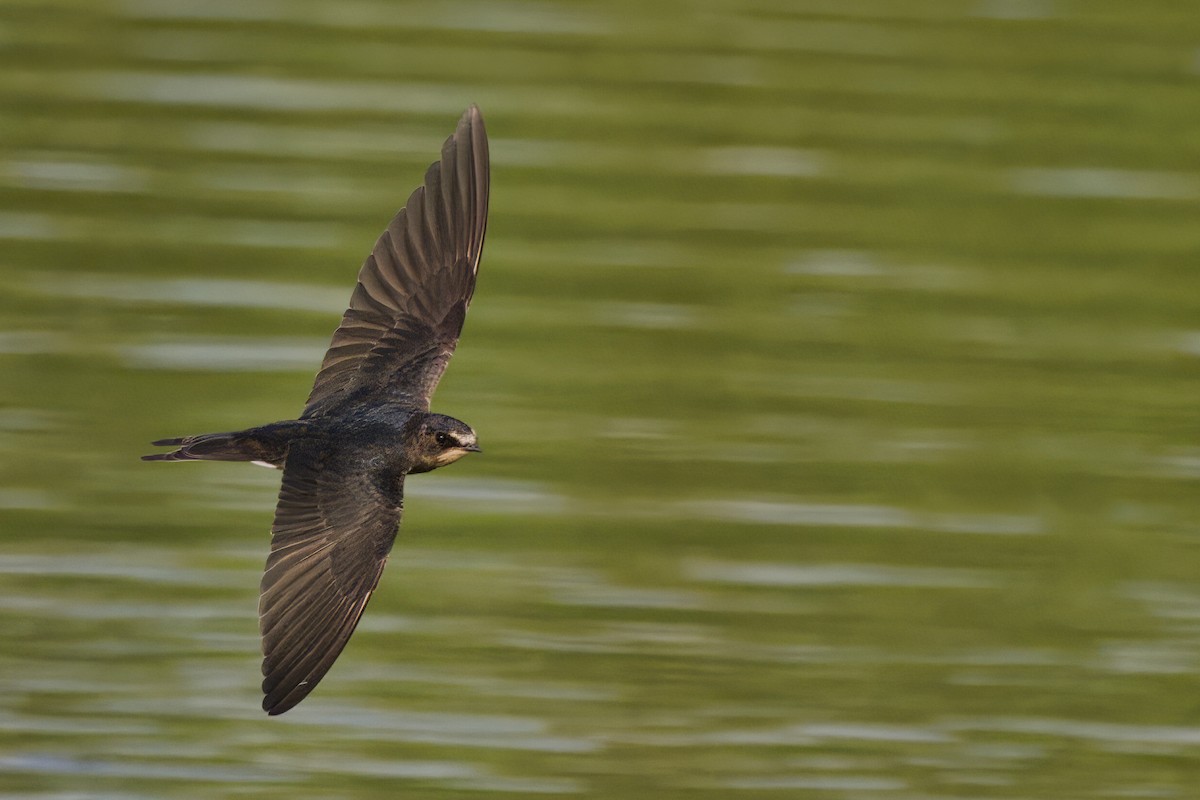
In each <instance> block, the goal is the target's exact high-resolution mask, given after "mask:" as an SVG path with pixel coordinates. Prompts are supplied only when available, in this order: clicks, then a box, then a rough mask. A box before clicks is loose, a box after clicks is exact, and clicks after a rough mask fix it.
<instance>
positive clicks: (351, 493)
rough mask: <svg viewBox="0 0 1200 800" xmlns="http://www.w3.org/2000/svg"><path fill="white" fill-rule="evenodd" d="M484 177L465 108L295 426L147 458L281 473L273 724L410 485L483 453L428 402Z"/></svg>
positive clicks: (266, 659)
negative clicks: (240, 464) (247, 464)
mask: <svg viewBox="0 0 1200 800" xmlns="http://www.w3.org/2000/svg"><path fill="white" fill-rule="evenodd" d="M488 169H489V168H488V143H487V134H486V132H485V131H484V128H483V118H482V117H481V116H480V114H479V109H478V108H476V107H475V106H471V107H470V108H469V109H467V111H466V113H465V114H463V116H462V119H461V120H459V123H458V128H457V130H455V132H454V135H453V136H451V137H450V138H449V139H447V140H446V144H445V145H444V146H443V147H442V157H441V160H440V161H438V162H437V163H435V164H433V165H432V166H430V167H429V170H428V171H427V172H426V173H425V184H424V185H423V186H421V187H418V188H417V190H416V191H415V192H413V193H412V195H411V196H410V197H409V198H408V203H407V204H406V205H405V207H404V208H402V209H400V212H399V213H398V214H396V216H395V217H394V218H393V219H392V221H391V224H389V225H388V227H387V230H386V231H384V233H383V235H382V236H381V237H379V241H378V242H376V244H375V248H374V249H373V250H372V251H371V255H370V256H368V257H367V260H366V263H364V264H363V266H362V269H361V270H360V271H359V273H358V285H357V286H356V287H355V288H354V293H353V295H351V297H350V308H348V309H347V310H346V313H345V315H344V316H343V317H342V323H341V325H340V326H338V329H337V330H336V331H335V332H334V334H333V341H332V342H331V343H330V346H329V351H328V352H327V353H326V354H325V360H324V362H322V364H321V370H320V372H318V373H317V378H316V382H315V383H314V385H313V390H312V393H311V394H310V395H309V396H308V402H307V403H306V404H305V407H304V411H303V412H302V413H301V415H300V418H299V419H296V420H287V421H284V422H275V423H271V424H269V425H263V426H260V427H257V428H248V429H246V430H243V431H236V432H231V433H209V434H201V435H199V436H186V437H182V438H178V439H162V440H160V441H157V442H155V443H154V444H155V445H160V446H170V447H175V448H176V449H175V450H174V451H173V452H170V453H159V454H156V455H149V456H143V457H142V458H143V459H145V460H146V461H194V460H210V461H254V462H258V463H260V464H262V465H264V466H272V467H275V468H278V469H282V470H283V487H282V489H281V490H280V492H279V503H278V505H277V506H276V508H275V522H274V524H273V525H272V526H271V553H270V555H269V556H268V557H267V566H266V572H265V573H264V575H263V579H262V594H261V597H260V599H259V606H258V612H259V625H260V628H261V630H262V644H263V676H264V678H263V693H264V694H265V695H266V697H265V698H264V699H263V708H264V709H265V710H266V711H267V713H269V714H282V713H283V712H285V711H287V710H288V709H290V708H292V707H293V706H295V705H296V704H297V703H299V702H300V701H301V700H303V699H304V698H305V697H307V696H308V693H309V692H311V691H312V690H313V688H314V687H315V686H316V685H317V683H318V682H319V681H320V680H321V678H322V677H324V675H325V673H326V672H328V671H329V668H330V666H332V665H333V662H334V661H335V660H336V659H337V657H338V655H339V654H340V653H341V652H342V648H343V647H345V646H346V642H347V641H348V640H349V639H350V634H352V633H353V632H354V627H355V626H356V625H357V624H358V620H359V618H360V617H361V616H362V613H363V609H364V608H365V607H366V605H367V601H368V600H369V599H370V597H371V592H373V591H374V590H375V586H376V585H377V584H378V583H379V576H380V574H381V573H382V572H383V565H384V563H385V562H386V561H387V556H388V553H389V551H390V550H391V549H392V543H393V541H394V540H395V538H396V531H397V528H398V526H399V524H400V512H401V508H402V506H403V497H404V476H405V475H407V474H408V473H411V472H428V471H429V470H432V469H436V468H438V467H441V466H445V465H446V464H450V463H452V462H454V461H457V460H458V459H459V458H461V457H462V456H464V455H466V454H467V453H470V452H477V451H478V450H479V446H478V443H477V441H476V437H475V432H474V431H473V430H471V428H470V427H469V426H468V425H466V424H465V423H463V422H460V421H458V420H456V419H453V418H452V417H447V416H444V415H442V414H431V413H429V399H430V396H431V395H432V394H433V390H434V389H435V388H436V387H437V384H438V380H439V379H440V378H441V377H442V373H443V372H444V371H445V369H446V364H447V363H448V362H449V360H450V356H451V355H452V354H453V353H454V346H455V344H457V342H458V337H459V334H460V332H461V331H462V326H463V320H464V318H465V316H466V313H467V306H468V305H469V304H470V302H471V295H472V293H473V292H474V290H475V276H476V274H477V272H478V269H479V256H480V253H481V251H482V249H483V238H484V232H485V229H486V227H487V208H488Z"/></svg>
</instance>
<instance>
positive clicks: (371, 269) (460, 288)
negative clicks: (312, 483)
mask: <svg viewBox="0 0 1200 800" xmlns="http://www.w3.org/2000/svg"><path fill="white" fill-rule="evenodd" d="M489 170H490V167H489V161H488V142H487V132H486V131H485V130H484V127H483V117H482V116H480V113H479V109H478V108H476V107H475V106H471V107H470V108H468V109H467V111H466V113H465V114H463V116H462V119H460V120H459V123H458V128H457V129H456V130H455V132H454V135H453V136H451V137H450V138H449V139H447V140H446V143H445V145H443V147H442V157H441V160H440V161H438V162H437V163H435V164H433V165H431V166H430V167H429V170H428V171H427V172H426V173H425V183H424V185H423V186H420V187H418V188H417V190H416V191H415V192H413V193H412V195H411V196H410V197H409V198H408V203H406V204H405V206H404V208H402V209H400V211H399V213H397V214H396V216H395V217H394V218H393V219H392V221H391V223H390V224H389V225H388V227H387V230H385V231H384V232H383V235H382V236H380V237H379V241H378V242H376V243H375V248H374V250H372V251H371V255H370V256H368V257H367V260H366V262H365V263H364V264H363V266H362V269H361V270H360V271H359V273H358V285H357V286H355V288H354V293H353V294H352V295H351V297H350V308H348V309H347V310H346V313H345V315H344V316H343V317H342V323H341V325H340V326H339V327H338V329H337V330H336V331H335V332H334V334H333V341H332V342H330V345H329V351H328V352H327V353H326V354H325V361H324V362H323V363H322V364H321V370H320V372H319V373H318V374H317V379H316V381H315V383H314V384H313V390H312V393H311V394H310V395H309V397H308V402H307V403H306V404H305V408H304V413H303V415H302V416H303V417H314V416H319V415H321V414H324V413H327V412H329V411H330V410H332V409H334V408H337V407H338V406H340V405H342V404H343V403H345V402H347V401H350V400H359V401H376V402H378V401H390V402H394V403H398V404H400V405H402V406H405V407H408V408H415V409H420V410H422V411H427V410H428V409H429V398H430V396H431V395H432V394H433V390H434V388H436V387H437V383H438V380H440V379H441V377H442V373H443V372H444V371H445V370H446V364H447V363H448V362H449V360H450V356H451V355H452V354H453V353H454V346H455V344H457V342H458V336H459V334H460V333H461V332H462V326H463V320H464V319H465V317H466V313H467V306H468V305H469V304H470V302H471V295H472V294H473V293H474V291H475V276H476V274H477V273H478V271H479V256H480V254H481V252H482V250H483V239H484V234H485V232H486V229H487V211H488V181H489Z"/></svg>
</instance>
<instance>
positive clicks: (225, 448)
mask: <svg viewBox="0 0 1200 800" xmlns="http://www.w3.org/2000/svg"><path fill="white" fill-rule="evenodd" d="M152 444H153V445H154V446H155V447H178V448H179V449H178V450H175V451H174V452H171V453H154V454H152V455H148V456H142V461H253V460H254V459H255V458H259V457H260V456H259V455H258V453H257V452H256V451H255V452H252V451H251V450H250V449H248V448H247V447H246V445H247V444H248V442H247V437H246V436H245V434H244V433H243V432H236V433H202V434H199V435H197V436H180V437H177V438H174V439H159V440H158V441H157V442H153V443H152Z"/></svg>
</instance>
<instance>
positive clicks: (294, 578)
mask: <svg viewBox="0 0 1200 800" xmlns="http://www.w3.org/2000/svg"><path fill="white" fill-rule="evenodd" d="M402 481H403V476H397V477H396V479H395V483H394V487H381V486H380V485H379V484H378V482H377V481H373V480H371V476H370V475H368V474H367V473H366V472H365V471H364V470H363V469H362V468H361V467H360V468H353V467H348V466H347V465H346V464H344V463H339V461H338V457H337V456H336V454H334V455H331V454H329V453H326V452H323V451H322V449H321V448H318V447H316V446H314V445H312V444H307V445H306V444H305V443H303V442H296V443H294V444H293V445H292V450H291V452H290V453H289V454H288V458H287V462H286V464H285V465H284V470H283V488H282V489H281V490H280V492H279V504H278V505H277V506H276V508H275V522H274V524H273V525H272V526H271V534H272V535H271V554H270V555H269V556H268V557H267V568H266V572H265V574H264V575H263V579H262V595H261V596H260V598H259V601H258V617H259V627H260V628H261V630H262V645H263V665H262V671H263V676H264V677H263V685H262V688H263V693H264V694H265V695H266V697H265V698H264V699H263V709H264V710H265V711H267V713H269V714H282V713H283V712H285V711H287V710H288V709H289V708H291V707H292V706H294V705H296V704H297V703H299V702H300V701H301V700H303V699H304V698H305V697H307V696H308V693H309V692H311V691H312V690H313V688H314V687H315V686H316V685H317V683H318V681H320V680H321V678H323V677H324V676H325V673H326V672H328V671H329V668H330V667H331V666H333V662H334V661H335V660H337V657H338V655H339V654H340V653H341V652H342V648H343V647H345V646H346V642H347V641H349V639H350V634H352V633H354V627H355V626H356V625H357V624H358V620H359V618H360V617H361V616H362V613H363V609H365V608H366V606H367V600H369V599H370V598H371V592H372V591H374V590H375V586H376V585H377V584H378V583H379V576H380V575H381V574H382V573H383V565H384V563H385V562H386V561H387V556H388V553H389V552H390V551H391V549H392V543H393V542H394V541H395V539H396V529H397V527H398V526H399V524H400V511H401V505H402V492H403V485H402V483H401V482H402Z"/></svg>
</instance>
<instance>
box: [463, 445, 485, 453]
mask: <svg viewBox="0 0 1200 800" xmlns="http://www.w3.org/2000/svg"><path fill="white" fill-rule="evenodd" d="M463 450H466V451H467V452H468V453H482V452H483V448H481V447H480V446H479V445H477V444H470V445H467V446H466V447H464V448H463Z"/></svg>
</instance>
